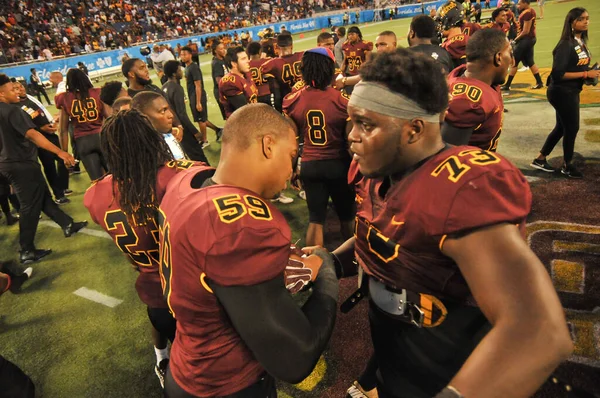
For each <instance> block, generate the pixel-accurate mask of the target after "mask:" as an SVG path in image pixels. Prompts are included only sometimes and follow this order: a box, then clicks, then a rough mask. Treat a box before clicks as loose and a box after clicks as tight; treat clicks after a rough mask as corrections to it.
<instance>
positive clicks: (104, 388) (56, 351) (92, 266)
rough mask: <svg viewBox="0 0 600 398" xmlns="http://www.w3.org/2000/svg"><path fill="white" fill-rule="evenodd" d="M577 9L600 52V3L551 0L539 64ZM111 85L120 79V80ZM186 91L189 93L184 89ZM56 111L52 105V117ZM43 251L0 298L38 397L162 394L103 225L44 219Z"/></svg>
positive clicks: (14, 254)
mask: <svg viewBox="0 0 600 398" xmlns="http://www.w3.org/2000/svg"><path fill="white" fill-rule="evenodd" d="M532 3H533V2H532ZM575 6H583V7H586V8H587V9H588V10H589V12H590V15H591V21H590V22H591V25H590V26H591V28H590V45H589V47H590V50H591V52H592V54H600V19H599V20H596V19H595V18H596V16H600V1H598V0H577V1H564V2H557V1H553V2H552V1H548V2H546V8H545V18H544V20H541V21H538V22H537V32H538V41H537V45H536V52H535V57H536V63H537V64H538V65H539V66H540V67H550V66H551V62H552V58H551V51H552V48H553V47H554V45H555V44H556V42H557V40H558V37H559V35H560V31H561V29H562V24H563V20H564V16H565V14H566V13H567V11H568V10H569V9H571V8H572V7H575ZM409 22H410V20H408V19H402V20H395V21H392V22H381V23H375V24H367V25H361V30H362V32H363V36H364V38H365V39H366V40H374V39H375V37H376V36H377V33H378V32H380V31H383V30H393V31H395V32H396V34H397V36H398V39H399V40H398V44H399V45H400V46H406V45H407V43H406V33H407V32H408V26H409ZM318 33H320V32H308V33H305V34H304V37H303V38H300V37H299V36H298V35H296V36H295V49H296V50H306V49H308V48H311V47H313V46H315V45H316V36H317V35H318ZM210 59H211V57H210V56H208V55H203V56H201V57H200V61H201V64H202V71H203V74H204V77H205V84H206V91H207V93H208V99H209V101H208V104H209V119H210V120H211V121H212V122H213V123H215V124H217V125H219V126H221V125H222V124H223V121H222V120H221V118H220V112H219V111H218V108H217V105H216V102H215V100H214V98H213V96H212V81H211V79H210V76H211V71H210ZM596 60H597V59H594V61H596ZM526 73H527V74H529V72H526ZM114 80H122V78H121V77H120V76H116V77H115V79H114ZM103 83H104V82H103V81H101V82H99V83H98V84H97V85H98V86H101V85H102V84H103ZM182 84H183V85H184V87H185V82H182ZM49 94H50V95H51V94H52V93H49ZM55 111H56V110H55V109H54V108H53V107H52V108H51V112H53V113H54V112H55ZM511 112H513V113H512V114H510V113H509V114H508V116H507V118H510V117H512V115H515V116H518V115H519V112H524V111H520V110H519V109H516V108H512V109H511ZM521 115H522V114H521ZM214 140H215V136H214V132H212V130H209V141H211V146H210V147H208V148H207V149H206V150H205V151H206V154H207V156H208V158H209V159H210V161H211V162H212V164H213V165H216V164H217V162H218V157H219V151H220V145H219V144H218V143H216V142H214ZM507 155H508V156H509V157H510V155H511V154H510V153H508V154H507ZM88 186H89V178H88V176H87V174H85V173H82V174H80V175H75V176H72V177H71V189H73V190H74V191H75V193H74V194H73V195H72V196H71V197H70V198H71V200H72V202H71V203H70V204H67V205H65V206H63V209H64V210H65V211H66V212H68V213H69V214H70V215H71V216H73V217H74V218H75V219H76V220H81V219H89V215H88V214H87V211H86V209H85V208H84V207H83V205H82V199H83V194H84V192H85V189H86V188H87V187H88ZM288 194H289V195H290V196H292V197H294V198H295V202H294V203H293V204H291V205H279V208H280V209H281V210H282V211H283V212H284V214H285V215H286V217H287V219H288V221H289V223H290V225H291V227H292V229H293V232H294V240H296V239H300V238H303V235H304V228H305V227H306V225H307V211H306V206H305V202H304V201H302V200H301V199H299V198H298V197H297V196H296V194H295V192H294V191H288ZM36 245H37V246H38V247H39V248H52V249H53V250H54V253H53V254H52V255H50V256H48V257H46V258H45V259H44V260H42V261H41V262H40V263H38V264H35V265H34V274H33V278H32V280H31V281H30V282H28V284H27V285H25V287H24V290H23V292H21V293H20V294H18V295H13V294H11V293H7V294H5V295H3V296H2V298H1V299H0V302H1V303H0V354H2V355H3V356H5V357H6V358H8V359H10V360H11V361H14V362H15V363H17V364H19V366H21V367H22V369H23V370H25V371H26V373H28V374H29V375H30V376H31V377H32V379H33V380H34V382H35V384H36V388H37V391H38V396H43V397H158V396H161V391H160V387H159V384H158V380H157V378H156V376H155V375H154V372H153V366H154V363H155V355H154V351H153V349H152V344H151V340H150V330H149V326H148V321H147V316H146V312H145V308H144V306H143V304H142V303H141V302H140V301H139V299H138V297H137V294H136V293H135V290H134V286H133V284H134V281H135V278H136V274H135V272H134V271H133V270H132V269H131V267H130V266H129V265H128V262H127V261H125V259H124V257H123V255H122V254H121V253H120V252H119V250H118V249H117V248H116V247H115V245H114V244H113V243H112V241H111V240H109V239H107V236H105V235H104V233H103V231H101V229H100V228H99V227H97V226H96V225H90V226H89V228H88V229H87V230H84V231H83V233H80V234H77V235H75V236H73V237H71V238H69V239H66V240H65V239H64V238H63V237H62V232H61V230H60V229H58V227H57V226H56V225H54V224H53V223H52V222H51V221H49V220H48V218H47V217H44V218H43V220H42V221H41V224H40V226H39V228H38V233H37V237H36ZM0 258H1V259H2V260H9V259H17V258H18V226H12V227H7V226H5V225H4V220H1V221H0ZM82 287H86V288H88V289H93V290H96V291H98V292H101V293H103V294H105V295H107V296H110V297H113V298H116V299H118V300H122V303H120V304H119V305H117V306H116V307H114V308H110V307H108V306H105V305H102V304H98V303H95V302H92V301H89V300H87V299H84V298H81V297H78V296H76V295H75V294H73V292H74V291H76V290H78V289H80V288H82ZM339 360H343V359H339ZM327 372H335V369H332V368H328V370H327ZM326 380H327V378H326ZM309 390H310V389H309ZM325 390H326V388H325ZM286 391H287V392H288V393H290V395H294V394H293V392H294V391H295V390H294V389H292V388H286ZM319 391H323V389H320V390H319ZM307 394H308V395H307ZM1 395H2V393H1V387H0V396H1ZM327 395H328V394H325V393H323V392H319V393H317V392H316V391H314V392H313V393H311V392H310V391H309V392H308V393H307V392H302V393H299V396H302V397H305V396H327Z"/></svg>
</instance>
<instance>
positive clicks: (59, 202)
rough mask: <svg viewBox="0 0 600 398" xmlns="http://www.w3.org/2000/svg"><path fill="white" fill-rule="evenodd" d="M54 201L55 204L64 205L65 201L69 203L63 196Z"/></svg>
mask: <svg viewBox="0 0 600 398" xmlns="http://www.w3.org/2000/svg"><path fill="white" fill-rule="evenodd" d="M54 203H56V204H57V205H64V204H66V203H71V200H70V199H69V198H67V197H65V196H63V197H62V198H58V199H56V200H55V201H54Z"/></svg>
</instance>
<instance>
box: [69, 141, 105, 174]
mask: <svg viewBox="0 0 600 398" xmlns="http://www.w3.org/2000/svg"><path fill="white" fill-rule="evenodd" d="M75 145H77V152H79V158H80V160H81V161H82V162H83V165H84V166H85V169H86V170H87V172H88V175H89V176H90V179H91V180H92V181H93V180H97V179H98V178H100V177H102V176H103V175H104V173H105V171H107V170H108V166H107V164H106V161H105V160H104V156H103V155H102V151H101V150H100V134H91V135H85V136H83V137H79V138H77V139H76V140H75Z"/></svg>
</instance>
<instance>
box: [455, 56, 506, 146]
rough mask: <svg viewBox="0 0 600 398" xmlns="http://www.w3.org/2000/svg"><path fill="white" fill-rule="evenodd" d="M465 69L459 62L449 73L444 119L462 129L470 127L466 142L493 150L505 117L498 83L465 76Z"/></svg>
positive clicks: (496, 144)
mask: <svg viewBox="0 0 600 398" xmlns="http://www.w3.org/2000/svg"><path fill="white" fill-rule="evenodd" d="M466 70H467V67H466V66H465V65H461V66H459V67H458V68H456V69H454V70H453V71H452V72H450V74H449V75H448V89H449V91H450V97H451V98H450V103H449V104H448V111H447V112H446V117H445V122H446V123H449V124H450V125H452V126H454V127H457V128H461V129H467V128H473V129H474V131H473V134H472V135H471V139H470V140H469V145H472V146H476V147H479V148H481V149H484V150H486V151H494V152H495V151H496V149H497V148H498V141H499V140H500V134H502V123H503V121H504V102H503V101H502V94H501V92H500V87H499V86H498V87H495V88H494V87H492V86H490V85H487V84H485V83H483V82H482V81H480V80H477V79H471V78H468V77H466V76H465V75H464V74H465V71H466Z"/></svg>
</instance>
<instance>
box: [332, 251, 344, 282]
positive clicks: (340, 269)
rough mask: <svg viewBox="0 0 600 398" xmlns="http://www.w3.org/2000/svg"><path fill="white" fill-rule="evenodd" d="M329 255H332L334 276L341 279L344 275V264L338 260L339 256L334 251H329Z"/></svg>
mask: <svg viewBox="0 0 600 398" xmlns="http://www.w3.org/2000/svg"><path fill="white" fill-rule="evenodd" d="M331 256H332V257H333V266H334V267H335V276H337V278H338V279H341V278H343V277H344V266H343V265H342V262H341V261H340V259H339V257H338V256H337V255H336V254H335V253H334V252H331Z"/></svg>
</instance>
